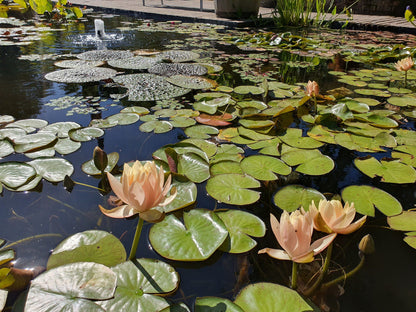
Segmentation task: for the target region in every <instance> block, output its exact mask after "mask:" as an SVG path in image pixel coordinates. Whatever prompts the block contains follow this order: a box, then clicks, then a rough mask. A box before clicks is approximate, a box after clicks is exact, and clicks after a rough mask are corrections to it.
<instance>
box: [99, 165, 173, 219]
mask: <svg viewBox="0 0 416 312" xmlns="http://www.w3.org/2000/svg"><path fill="white" fill-rule="evenodd" d="M107 177H108V181H109V182H110V186H111V188H112V190H113V192H114V193H115V194H116V195H117V197H118V198H119V199H120V200H121V201H122V202H123V203H124V204H123V205H121V206H118V207H116V208H114V209H110V210H107V209H105V208H103V207H101V206H100V210H101V212H102V213H103V214H105V215H106V216H109V217H111V218H127V217H131V216H133V215H135V214H139V215H140V217H141V218H143V217H145V216H146V215H147V216H149V217H151V216H155V213H156V214H157V210H155V209H152V210H151V208H154V207H156V206H165V205H167V204H169V203H171V202H172V201H173V199H174V198H175V196H176V189H174V190H173V191H172V194H171V195H170V196H168V197H166V195H167V194H168V192H169V190H170V186H171V176H170V175H169V177H168V179H167V180H166V182H164V181H165V173H164V171H163V168H160V169H159V170H158V169H157V167H156V164H155V163H154V162H153V161H151V162H150V161H149V162H146V163H145V164H144V165H142V164H141V162H140V161H136V162H134V164H133V165H132V166H130V165H129V164H124V168H123V175H122V177H121V179H120V180H118V179H117V178H116V177H114V176H113V175H112V174H111V173H109V172H107ZM151 218H153V217H151ZM144 219H145V220H147V219H148V218H146V217H145V218H144ZM148 221H149V220H148Z"/></svg>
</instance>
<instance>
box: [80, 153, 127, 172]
mask: <svg viewBox="0 0 416 312" xmlns="http://www.w3.org/2000/svg"><path fill="white" fill-rule="evenodd" d="M119 158H120V155H119V154H118V153H117V152H112V153H110V154H107V159H108V163H107V166H106V167H105V169H104V172H111V171H112V170H113V169H114V167H115V166H116V165H117V162H118V160H119ZM81 169H82V171H83V172H85V173H86V174H89V175H100V174H101V171H100V170H99V169H98V168H97V167H96V166H95V164H94V159H90V160H88V161H86V162H85V163H83V164H82V166H81Z"/></svg>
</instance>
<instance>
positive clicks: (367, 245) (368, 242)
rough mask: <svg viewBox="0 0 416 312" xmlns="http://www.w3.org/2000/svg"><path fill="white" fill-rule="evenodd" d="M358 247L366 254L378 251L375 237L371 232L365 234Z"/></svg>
mask: <svg viewBox="0 0 416 312" xmlns="http://www.w3.org/2000/svg"><path fill="white" fill-rule="evenodd" d="M358 249H359V250H360V251H361V252H362V253H363V254H365V255H371V254H373V253H374V252H375V251H376V246H375V244H374V239H373V237H372V236H371V235H370V234H367V235H366V236H364V237H363V238H362V239H361V241H360V243H359V244H358Z"/></svg>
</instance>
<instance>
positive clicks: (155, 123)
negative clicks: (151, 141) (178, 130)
mask: <svg viewBox="0 0 416 312" xmlns="http://www.w3.org/2000/svg"><path fill="white" fill-rule="evenodd" d="M139 129H140V131H142V132H152V131H153V132H154V133H166V132H169V131H170V130H172V129H173V126H172V124H171V123H170V122H169V121H166V120H151V121H147V122H145V123H142V124H141V125H140V127H139Z"/></svg>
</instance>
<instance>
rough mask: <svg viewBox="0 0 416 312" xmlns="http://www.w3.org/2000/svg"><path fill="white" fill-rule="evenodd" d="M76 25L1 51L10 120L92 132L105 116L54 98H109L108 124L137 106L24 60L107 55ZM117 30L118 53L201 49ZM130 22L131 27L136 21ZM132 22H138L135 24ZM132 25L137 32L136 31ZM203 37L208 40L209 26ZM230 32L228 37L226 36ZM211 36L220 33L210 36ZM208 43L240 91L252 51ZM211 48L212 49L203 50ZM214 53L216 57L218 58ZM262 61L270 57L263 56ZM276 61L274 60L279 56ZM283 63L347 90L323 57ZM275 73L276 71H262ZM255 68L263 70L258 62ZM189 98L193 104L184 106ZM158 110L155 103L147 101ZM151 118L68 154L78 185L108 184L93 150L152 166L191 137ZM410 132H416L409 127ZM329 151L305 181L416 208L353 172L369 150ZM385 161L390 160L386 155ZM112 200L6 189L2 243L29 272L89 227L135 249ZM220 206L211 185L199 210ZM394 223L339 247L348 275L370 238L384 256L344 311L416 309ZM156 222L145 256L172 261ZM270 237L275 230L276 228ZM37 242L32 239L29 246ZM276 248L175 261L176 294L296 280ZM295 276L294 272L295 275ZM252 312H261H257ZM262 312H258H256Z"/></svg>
mask: <svg viewBox="0 0 416 312" xmlns="http://www.w3.org/2000/svg"><path fill="white" fill-rule="evenodd" d="M95 17H96V16H93V15H91V16H89V17H88V18H89V20H88V21H84V22H79V23H75V24H69V25H60V26H54V27H53V28H54V29H55V31H47V32H45V33H43V34H41V35H40V39H39V40H36V41H34V43H32V44H30V45H23V46H0V115H12V116H14V117H15V118H16V119H25V118H41V119H45V120H47V121H48V122H49V123H52V122H57V121H76V122H77V123H79V124H81V125H82V126H87V125H88V124H89V123H90V121H91V119H94V118H97V117H98V116H97V114H88V113H87V114H81V113H79V112H74V113H73V114H72V115H70V114H68V111H69V110H71V109H72V107H71V108H67V109H62V110H57V109H55V108H54V107H53V106H49V105H47V104H48V103H49V102H50V101H51V100H52V99H57V98H61V97H63V96H83V97H88V96H91V97H97V96H98V97H101V107H103V108H104V110H103V111H101V113H100V115H99V117H101V118H105V117H106V116H109V115H111V114H114V113H116V112H118V111H119V110H120V109H121V108H122V107H123V106H128V105H137V104H136V103H129V102H127V101H121V102H116V101H113V100H112V99H109V98H108V97H107V94H105V92H103V90H102V88H100V86H98V85H88V86H80V85H72V84H71V85H67V84H62V83H54V82H50V81H47V80H46V79H44V75H45V74H46V73H48V72H51V71H53V70H56V67H55V66H54V62H55V60H52V59H45V60H42V61H38V60H34V59H32V60H24V59H21V58H20V56H23V55H45V54H57V55H61V54H69V53H71V54H77V53H80V52H83V51H88V50H92V49H96V48H97V44H98V43H97V42H96V41H94V40H88V39H89V38H91V37H93V36H94V26H93V19H94V18H95ZM97 17H99V18H102V19H104V21H105V25H106V31H107V33H111V34H117V35H118V36H119V38H120V37H122V38H123V39H122V40H115V41H112V42H108V43H107V44H106V46H107V48H109V49H129V50H139V49H168V48H169V47H172V44H174V45H176V46H179V47H181V48H182V49H193V48H194V47H195V46H197V45H198V43H195V41H191V40H189V38H193V40H196V39H195V38H196V37H197V36H195V35H192V36H191V35H189V34H187V35H185V34H180V33H179V32H176V31H152V32H147V31H145V29H146V25H147V24H146V23H147V22H144V23H141V22H140V23H139V21H137V20H133V19H131V18H127V17H120V16H105V15H104V16H103V15H97ZM127 22H128V23H127ZM130 23H132V24H130ZM127 28H128V29H127ZM201 29H202V30H201V32H202V33H203V34H204V32H205V31H204V29H203V26H202V25H201ZM220 33H221V32H220ZM207 36H211V34H210V33H207ZM200 38H202V39H204V40H202V41H201V42H203V43H204V44H206V45H207V47H209V48H207V49H206V51H209V53H207V54H208V56H210V57H212V58H213V59H215V58H217V59H218V61H217V63H222V65H223V66H224V68H225V73H224V74H222V75H221V76H219V77H217V79H218V81H219V82H221V83H222V84H225V85H230V86H234V85H238V84H241V83H242V82H243V81H244V77H243V78H241V77H240V76H239V74H236V73H235V71H234V72H232V70H233V69H234V68H233V66H232V62H228V61H227V58H228V56H229V55H232V53H234V52H235V53H236V55H239V56H241V57H243V58H244V57H245V58H248V59H251V58H253V55H249V56H247V54H245V53H244V52H243V51H241V50H238V49H236V48H234V47H232V46H229V45H228V44H224V43H222V44H219V43H218V42H217V41H216V40H208V39H207V38H204V36H200ZM202 50H204V48H202ZM211 51H215V52H214V53H211ZM256 53H257V54H256V55H258V56H259V57H260V56H261V55H262V53H261V52H260V53H259V52H256ZM269 57H270V55H269ZM275 57H276V58H280V60H281V61H282V62H281V67H280V68H281V70H280V72H279V73H275V74H272V75H274V77H275V78H277V79H281V80H283V81H285V82H288V83H296V82H306V81H308V79H311V80H316V81H319V83H320V85H321V89H323V90H326V89H331V88H333V87H336V86H339V84H337V83H336V81H335V79H334V78H333V77H332V76H329V75H327V72H328V63H329V64H330V65H331V66H333V64H331V61H330V60H322V61H321V63H320V64H319V65H318V66H316V67H314V68H313V69H310V68H307V69H302V68H299V67H298V68H293V67H290V68H289V67H286V70H283V69H284V68H285V63H286V62H289V61H290V60H291V59H297V60H299V59H300V57H299V56H295V57H293V55H291V54H289V53H281V54H276V56H275ZM262 66H264V67H263V69H262V70H263V71H264V72H266V70H267V66H268V65H267V64H266V65H264V64H263V65H262ZM249 69H251V70H253V71H257V73H258V72H261V71H262V70H258V69H256V65H252V67H250V65H249ZM185 100H187V99H184V101H185ZM145 105H147V106H148V107H150V106H152V105H154V103H145ZM285 122H286V123H287V126H293V125H296V124H297V123H299V121H298V120H293V119H289V120H288V121H285ZM140 123H141V121H139V122H138V123H135V124H133V125H129V126H117V127H114V128H111V129H108V130H106V131H105V135H104V136H103V137H101V138H99V139H97V140H92V141H89V142H85V143H83V144H82V147H81V148H80V149H79V150H78V151H76V152H75V153H72V154H69V155H66V156H65V158H66V159H67V160H69V161H70V162H71V163H72V164H73V165H74V168H75V171H74V173H73V175H72V176H71V178H72V179H73V180H75V181H78V182H82V183H86V184H91V185H95V186H96V185H98V183H99V180H98V179H94V178H93V177H90V176H87V175H86V174H85V173H83V172H82V171H81V164H82V163H83V162H85V161H87V160H89V159H90V158H91V156H92V152H93V149H94V148H95V147H96V146H97V145H98V146H100V147H101V148H103V149H104V150H106V151H107V152H118V153H119V155H120V160H119V162H118V163H119V164H123V163H125V162H128V161H131V160H136V159H139V160H146V159H151V157H152V153H153V152H154V151H155V150H156V149H158V148H160V147H162V146H164V145H166V144H170V143H175V142H178V141H179V140H180V139H182V138H184V137H185V135H184V132H183V130H182V129H180V128H174V129H173V130H172V131H170V132H168V133H166V134H152V133H150V134H149V133H143V132H141V131H139V130H138V127H139V125H140ZM300 127H303V128H305V129H306V125H305V124H302V123H300ZM405 127H412V124H411V123H409V124H407V125H405ZM322 152H323V153H324V154H327V155H331V157H333V158H334V159H337V161H336V164H337V165H336V168H335V170H333V171H332V172H331V173H330V174H327V175H325V176H319V177H310V176H306V177H303V178H302V184H303V185H305V186H309V187H314V188H316V189H318V190H319V189H324V190H325V192H332V193H337V192H339V190H340V189H342V188H343V187H345V186H348V185H351V184H368V185H374V186H376V187H378V188H380V189H384V190H386V191H388V192H389V193H390V194H393V195H394V196H395V197H396V198H397V199H398V200H399V201H400V202H401V203H402V205H403V208H404V209H409V208H412V207H413V206H414V205H415V202H416V201H415V187H414V185H404V186H402V185H399V186H397V185H390V184H389V185H387V186H386V184H383V183H381V182H377V181H374V180H372V179H370V178H368V177H366V176H364V175H363V174H361V173H360V172H359V171H358V170H357V169H356V168H355V167H354V165H353V159H354V158H355V157H357V156H360V153H358V152H353V151H350V150H347V149H344V148H340V147H334V146H332V145H329V146H327V147H324V148H323V149H322ZM378 154H380V155H377V156H376V157H377V158H379V157H380V158H381V157H382V156H383V155H381V154H382V153H378ZM10 160H16V161H27V160H28V159H27V158H26V157H25V156H23V155H21V154H14V155H11V156H8V157H7V158H4V159H1V160H0V162H2V161H10ZM269 188H270V192H272V193H273V192H275V191H276V190H277V189H278V188H279V185H278V184H273V183H271V184H270V185H269ZM107 199H108V196H103V195H101V194H100V193H99V192H97V191H96V190H93V189H89V188H85V187H82V186H76V187H75V188H74V189H73V191H72V192H68V191H66V190H65V188H64V187H63V185H62V183H57V184H56V185H55V184H52V183H49V182H46V181H44V182H42V183H41V187H39V188H38V189H37V190H36V191H31V192H24V193H21V192H11V191H8V190H4V191H3V193H2V196H1V198H0V220H1V225H0V238H3V239H6V240H7V241H8V242H18V241H20V240H22V241H21V242H20V243H18V244H16V245H15V246H14V249H15V250H16V252H17V260H16V264H15V265H16V267H19V268H28V267H36V266H45V264H46V260H47V257H48V254H49V253H50V251H51V250H52V249H53V248H54V246H56V245H57V244H58V243H59V242H60V241H61V240H62V239H63V238H65V237H67V236H69V235H71V234H74V233H77V232H80V231H84V230H88V229H102V230H106V231H109V232H111V233H113V234H114V235H115V236H116V237H119V238H120V240H121V241H122V242H123V243H124V244H125V246H126V248H127V249H128V248H130V243H131V241H132V239H133V236H134V230H135V227H136V221H135V220H114V219H110V218H107V217H104V216H103V215H102V214H101V213H100V211H99V209H98V205H103V206H105V205H106V202H107ZM216 205H217V203H216V201H215V200H214V199H212V198H211V197H210V196H208V195H206V191H205V185H204V184H201V185H198V199H197V203H196V206H197V207H201V208H209V209H213V208H214V207H215V206H216ZM272 205H273V204H271V203H270V200H267V199H263V200H261V201H260V202H259V203H257V204H255V205H252V206H247V207H241V208H242V209H245V210H248V211H250V212H254V213H256V214H257V215H258V216H260V217H262V219H263V220H268V216H269V211H270V209H275V208H273V207H272ZM217 207H218V208H226V207H227V205H225V204H218V206H217ZM385 225H386V222H385V218H379V219H377V218H375V219H374V220H371V221H370V222H369V223H368V225H367V226H366V227H365V228H364V229H362V230H361V231H360V232H359V233H357V234H356V235H355V236H354V237H353V238H352V239H351V238H350V239H351V243H350V244H349V246H348V247H345V246H336V247H335V251H334V253H335V254H336V257H335V258H334V261H335V262H337V263H339V264H340V266H344V267H347V268H348V269H350V268H352V267H353V266H355V264H356V263H358V261H359V258H358V256H357V249H356V248H355V246H356V244H357V243H358V241H359V240H360V238H361V237H362V236H363V235H364V234H366V233H371V234H372V235H373V236H374V239H375V242H376V247H377V252H376V254H375V255H373V256H372V257H369V258H368V261H367V263H366V265H365V267H364V269H362V270H361V271H360V272H359V273H358V274H357V275H356V276H354V277H353V278H351V279H349V280H348V281H347V282H346V284H345V285H344V288H345V293H344V294H343V295H342V296H340V297H339V298H338V297H337V296H334V298H329V299H328V302H330V305H331V306H332V307H333V306H336V305H337V304H335V303H334V301H339V303H338V304H339V306H340V307H341V309H340V310H341V311H363V312H364V311H365V312H370V311H414V304H413V300H414V296H415V295H416V286H415V284H414V281H415V280H416V270H415V269H414V264H415V263H416V252H415V251H414V250H413V249H411V248H410V247H409V246H407V245H406V244H405V243H404V242H403V241H402V238H403V234H402V233H394V232H392V231H389V230H386V229H383V226H385ZM149 227H150V225H149V224H146V223H145V227H144V231H143V234H142V237H141V244H140V246H139V249H138V250H139V251H138V253H139V254H140V256H141V257H149V258H156V259H162V260H164V261H166V260H165V259H163V258H162V257H160V256H159V255H158V254H157V253H156V252H154V251H153V250H152V248H151V246H150V243H149V242H148V235H147V233H148V230H149ZM268 232H269V231H268ZM26 238H28V239H27V240H25V239H26ZM271 244H274V238H273V237H272V235H271V233H267V235H266V237H265V238H262V239H258V247H256V248H255V250H253V251H252V252H250V253H247V254H243V255H230V254H226V253H220V252H216V253H215V254H214V255H213V256H212V257H211V258H210V259H209V260H207V261H204V262H197V263H181V262H179V263H178V262H173V261H170V262H169V261H168V262H169V263H170V264H171V265H173V266H174V267H175V268H176V269H177V271H178V272H179V274H180V278H181V284H180V289H179V290H178V291H177V292H176V293H175V295H173V296H172V297H171V299H172V300H173V301H177V302H185V303H186V304H188V306H192V303H193V300H194V299H195V297H200V296H218V297H225V298H230V299H233V298H234V296H235V294H236V293H237V292H238V290H239V289H241V288H242V287H243V286H244V285H245V284H246V283H248V282H259V281H271V282H279V283H287V279H285V278H284V277H283V278H281V276H282V274H281V273H282V272H283V273H284V274H283V276H286V277H287V276H288V275H287V273H288V272H290V267H289V266H287V265H286V264H285V263H283V264H282V262H281V261H280V262H279V261H275V260H273V259H271V258H266V257H261V258H259V257H257V255H256V253H257V250H258V249H260V248H263V247H269V246H271ZM285 274H286V275H285ZM250 312H251V311H250ZM253 312H254V311H253Z"/></svg>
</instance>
